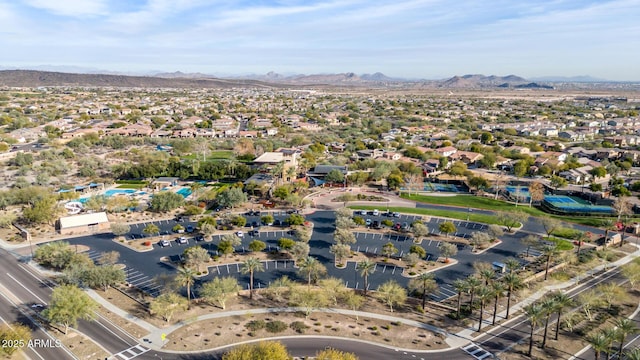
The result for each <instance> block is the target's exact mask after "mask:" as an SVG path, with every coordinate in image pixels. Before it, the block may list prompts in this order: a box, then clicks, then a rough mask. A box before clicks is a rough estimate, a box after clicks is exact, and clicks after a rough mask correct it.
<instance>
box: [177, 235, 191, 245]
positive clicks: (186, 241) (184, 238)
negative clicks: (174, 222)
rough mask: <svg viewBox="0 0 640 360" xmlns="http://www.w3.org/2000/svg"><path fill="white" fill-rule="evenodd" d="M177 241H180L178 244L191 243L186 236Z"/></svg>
mask: <svg viewBox="0 0 640 360" xmlns="http://www.w3.org/2000/svg"><path fill="white" fill-rule="evenodd" d="M177 241H178V244H186V243H188V242H189V241H188V240H187V238H186V236H180V237H179V238H178V240H177Z"/></svg>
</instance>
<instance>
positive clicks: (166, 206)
mask: <svg viewBox="0 0 640 360" xmlns="http://www.w3.org/2000/svg"><path fill="white" fill-rule="evenodd" d="M182 205H184V198H183V197H182V195H180V194H176V193H174V192H172V191H161V192H159V193H156V194H154V195H153V197H152V198H151V202H150V203H149V209H150V210H151V211H155V212H169V211H171V210H174V209H177V208H179V207H180V206H182Z"/></svg>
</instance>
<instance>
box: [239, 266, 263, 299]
mask: <svg viewBox="0 0 640 360" xmlns="http://www.w3.org/2000/svg"><path fill="white" fill-rule="evenodd" d="M256 271H264V265H263V264H262V262H260V260H258V259H257V258H254V257H250V258H248V259H246V260H245V261H244V262H243V263H242V267H241V268H240V272H242V273H243V274H249V299H253V274H254V273H255V272H256Z"/></svg>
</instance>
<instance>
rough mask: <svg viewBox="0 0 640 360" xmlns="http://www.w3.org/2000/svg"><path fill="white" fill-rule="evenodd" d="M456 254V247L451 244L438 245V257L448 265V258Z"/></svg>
mask: <svg viewBox="0 0 640 360" xmlns="http://www.w3.org/2000/svg"><path fill="white" fill-rule="evenodd" d="M457 253H458V247H457V246H456V245H455V244H451V243H442V244H440V255H441V256H443V257H444V262H446V263H448V262H449V258H450V257H452V256H455V255H456V254H457Z"/></svg>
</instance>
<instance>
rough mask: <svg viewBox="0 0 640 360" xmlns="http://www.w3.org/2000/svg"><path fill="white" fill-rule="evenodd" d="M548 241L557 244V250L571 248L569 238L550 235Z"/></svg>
mask: <svg viewBox="0 0 640 360" xmlns="http://www.w3.org/2000/svg"><path fill="white" fill-rule="evenodd" d="M549 241H551V242H552V243H555V244H556V245H558V250H560V251H567V250H573V244H572V243H571V241H569V240H565V239H559V238H556V237H551V238H550V239H549Z"/></svg>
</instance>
